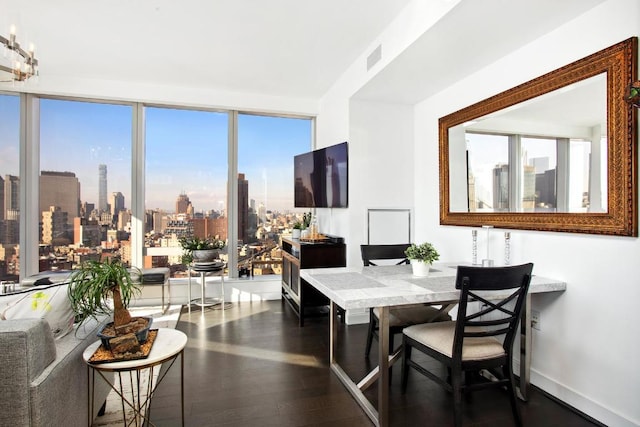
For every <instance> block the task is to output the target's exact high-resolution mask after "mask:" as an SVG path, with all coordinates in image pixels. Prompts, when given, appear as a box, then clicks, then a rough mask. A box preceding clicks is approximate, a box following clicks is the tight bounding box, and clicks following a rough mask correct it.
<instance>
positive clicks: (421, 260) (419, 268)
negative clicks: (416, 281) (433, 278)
mask: <svg viewBox="0 0 640 427" xmlns="http://www.w3.org/2000/svg"><path fill="white" fill-rule="evenodd" d="M404 254H405V255H406V256H407V258H408V259H409V261H410V262H411V267H412V268H413V275H414V276H421V277H426V276H428V275H429V267H431V264H433V262H434V261H437V260H438V259H440V254H439V253H438V251H437V250H436V248H434V247H433V245H432V244H431V243H429V242H425V243H422V244H420V245H416V244H415V243H413V244H411V246H409V247H408V248H407V249H406V250H405V251H404Z"/></svg>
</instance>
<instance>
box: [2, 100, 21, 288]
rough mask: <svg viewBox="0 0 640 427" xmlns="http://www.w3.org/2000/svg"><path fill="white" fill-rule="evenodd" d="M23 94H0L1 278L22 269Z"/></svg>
mask: <svg viewBox="0 0 640 427" xmlns="http://www.w3.org/2000/svg"><path fill="white" fill-rule="evenodd" d="M19 160H20V97H19V96H16V95H4V94H0V191H2V194H1V195H0V280H5V281H17V279H18V275H19V272H20V257H19V256H20V251H19V242H20V233H19V230H20V191H19V189H20V171H19V167H18V165H19V164H20V161H19Z"/></svg>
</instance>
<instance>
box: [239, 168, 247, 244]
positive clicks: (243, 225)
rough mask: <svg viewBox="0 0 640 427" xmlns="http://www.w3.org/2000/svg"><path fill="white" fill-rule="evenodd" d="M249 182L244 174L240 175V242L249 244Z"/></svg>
mask: <svg viewBox="0 0 640 427" xmlns="http://www.w3.org/2000/svg"><path fill="white" fill-rule="evenodd" d="M248 234H249V181H247V180H246V179H245V177H244V174H243V173H239V174H238V241H240V242H247V241H248V237H249V235H248Z"/></svg>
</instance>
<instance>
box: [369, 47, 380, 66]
mask: <svg viewBox="0 0 640 427" xmlns="http://www.w3.org/2000/svg"><path fill="white" fill-rule="evenodd" d="M380 59H382V45H378V47H377V48H375V49H374V50H373V52H371V54H370V55H369V56H367V71H369V70H370V69H371V67H373V66H374V65H376V64H377V63H378V61H380Z"/></svg>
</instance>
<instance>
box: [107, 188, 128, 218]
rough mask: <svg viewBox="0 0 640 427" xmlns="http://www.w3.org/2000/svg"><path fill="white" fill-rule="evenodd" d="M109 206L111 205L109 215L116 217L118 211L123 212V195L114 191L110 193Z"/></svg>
mask: <svg viewBox="0 0 640 427" xmlns="http://www.w3.org/2000/svg"><path fill="white" fill-rule="evenodd" d="M109 204H110V205H111V215H112V216H116V215H118V213H119V212H120V211H123V210H124V195H123V194H122V193H121V192H119V191H114V192H113V193H111V199H110V201H109Z"/></svg>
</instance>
